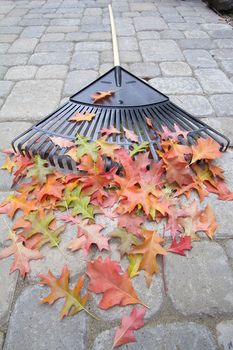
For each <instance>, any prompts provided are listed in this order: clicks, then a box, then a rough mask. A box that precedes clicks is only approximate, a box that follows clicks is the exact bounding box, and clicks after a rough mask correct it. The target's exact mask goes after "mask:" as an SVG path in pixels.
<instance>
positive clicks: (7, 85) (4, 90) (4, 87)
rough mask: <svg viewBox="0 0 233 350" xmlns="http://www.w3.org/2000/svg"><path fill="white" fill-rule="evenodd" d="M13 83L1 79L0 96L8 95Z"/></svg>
mask: <svg viewBox="0 0 233 350" xmlns="http://www.w3.org/2000/svg"><path fill="white" fill-rule="evenodd" d="M13 85H14V83H13V82H12V81H0V97H6V96H7V95H8V94H9V92H10V91H11V89H12V87H13Z"/></svg>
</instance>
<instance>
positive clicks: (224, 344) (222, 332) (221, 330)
mask: <svg viewBox="0 0 233 350" xmlns="http://www.w3.org/2000/svg"><path fill="white" fill-rule="evenodd" d="M216 330H217V336H218V344H219V346H221V348H222V349H224V350H229V349H231V348H232V347H233V320H231V321H222V322H221V323H219V324H218V325H217V326H216Z"/></svg>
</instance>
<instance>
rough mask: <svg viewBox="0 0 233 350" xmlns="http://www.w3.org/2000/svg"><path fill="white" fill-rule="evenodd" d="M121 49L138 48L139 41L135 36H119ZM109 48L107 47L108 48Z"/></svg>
mask: <svg viewBox="0 0 233 350" xmlns="http://www.w3.org/2000/svg"><path fill="white" fill-rule="evenodd" d="M118 45H119V51H120V52H121V51H122V50H128V51H129V50H138V42H137V40H136V38H134V37H131V36H130V37H127V36H126V37H119V38H118ZM106 50H107V49H106Z"/></svg>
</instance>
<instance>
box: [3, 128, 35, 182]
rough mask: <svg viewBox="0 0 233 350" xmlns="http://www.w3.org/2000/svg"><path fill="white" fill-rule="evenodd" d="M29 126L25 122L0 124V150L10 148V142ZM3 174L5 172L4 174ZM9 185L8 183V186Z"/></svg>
mask: <svg viewBox="0 0 233 350" xmlns="http://www.w3.org/2000/svg"><path fill="white" fill-rule="evenodd" d="M30 126H31V123H27V122H17V121H14V123H12V122H1V123H0V139H1V144H0V150H2V149H5V148H10V145H11V141H12V140H13V139H14V138H15V137H16V136H17V135H19V134H20V133H22V132H24V131H25V130H27V129H29V128H30ZM4 173H5V172H4ZM8 185H9V186H10V185H11V184H10V183H9V184H8Z"/></svg>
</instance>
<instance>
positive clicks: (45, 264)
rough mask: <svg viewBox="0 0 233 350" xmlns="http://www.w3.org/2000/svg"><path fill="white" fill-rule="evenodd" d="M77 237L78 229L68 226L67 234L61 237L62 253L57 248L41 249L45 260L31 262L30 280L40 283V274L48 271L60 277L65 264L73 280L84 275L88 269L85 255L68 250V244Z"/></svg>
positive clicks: (46, 247) (64, 233) (45, 247)
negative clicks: (78, 275)
mask: <svg viewBox="0 0 233 350" xmlns="http://www.w3.org/2000/svg"><path fill="white" fill-rule="evenodd" d="M61 224H63V223H61ZM76 235H77V229H76V227H75V226H72V225H67V227H66V230H65V232H63V233H62V234H61V236H60V237H61V243H60V245H59V247H60V249H61V251H59V250H58V249H57V248H50V247H48V246H44V247H43V248H42V249H41V252H42V255H43V256H44V258H43V259H40V260H33V261H31V262H30V267H31V272H30V273H29V275H28V278H29V279H30V280H33V281H39V279H38V274H40V273H47V272H48V270H51V271H52V272H53V274H55V275H56V276H59V275H60V274H61V271H62V268H63V266H64V265H65V264H67V266H68V268H69V271H70V276H71V278H72V277H73V276H76V275H77V274H81V273H83V271H84V269H85V268H86V257H85V256H84V255H83V253H82V251H77V252H71V251H69V250H68V249H67V245H68V243H69V242H70V241H71V239H72V238H74V237H75V236H76ZM61 252H62V253H63V254H64V256H65V257H64V256H63V255H62V253H61Z"/></svg>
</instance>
